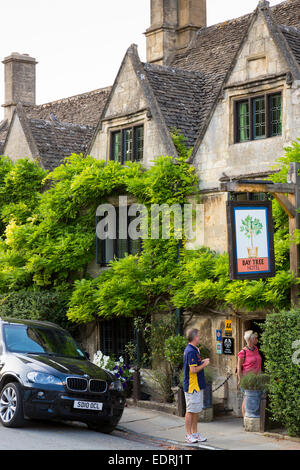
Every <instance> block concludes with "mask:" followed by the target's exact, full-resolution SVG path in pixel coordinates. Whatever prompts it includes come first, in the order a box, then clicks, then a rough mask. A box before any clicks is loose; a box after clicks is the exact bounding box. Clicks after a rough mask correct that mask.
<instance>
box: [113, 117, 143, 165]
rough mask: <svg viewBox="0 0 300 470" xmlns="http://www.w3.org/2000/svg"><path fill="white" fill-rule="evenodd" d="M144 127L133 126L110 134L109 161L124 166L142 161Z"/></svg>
mask: <svg viewBox="0 0 300 470" xmlns="http://www.w3.org/2000/svg"><path fill="white" fill-rule="evenodd" d="M143 151H144V126H134V127H129V128H126V129H121V130H118V131H115V132H112V133H111V152H110V159H111V160H114V161H115V162H119V163H121V164H122V165H124V164H125V163H126V162H139V161H142V160H143Z"/></svg>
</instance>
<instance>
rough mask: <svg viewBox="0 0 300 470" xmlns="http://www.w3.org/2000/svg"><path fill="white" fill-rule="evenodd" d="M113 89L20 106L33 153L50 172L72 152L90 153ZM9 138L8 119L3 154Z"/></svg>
mask: <svg viewBox="0 0 300 470" xmlns="http://www.w3.org/2000/svg"><path fill="white" fill-rule="evenodd" d="M110 90H111V88H110V87H106V88H101V89H98V90H94V91H91V92H88V93H83V94H80V95H76V96H71V97H70V98H64V99H61V100H56V101H52V102H49V103H46V104H42V105H38V106H22V105H21V104H19V105H18V106H17V109H16V113H17V114H18V116H19V118H20V121H21V124H22V127H23V130H24V133H25V136H26V139H27V141H28V144H29V146H30V148H31V151H32V154H33V156H34V158H38V159H39V160H40V163H41V165H42V166H43V167H44V168H45V169H46V170H50V171H52V170H53V169H54V168H55V167H57V166H58V165H60V164H61V163H62V162H63V160H64V158H65V157H68V156H70V155H71V154H72V153H78V154H80V153H83V154H86V151H87V147H88V144H89V142H90V141H91V138H92V136H93V133H94V130H95V126H96V124H97V122H98V120H99V117H100V115H101V113H102V110H103V107H104V105H105V103H106V100H107V97H108V95H109V93H110ZM50 115H51V116H52V118H51V117H50ZM12 122H13V119H12ZM8 138H9V124H8V121H7V120H4V121H2V123H0V153H3V151H4V150H5V149H4V147H5V143H6V141H7V139H8Z"/></svg>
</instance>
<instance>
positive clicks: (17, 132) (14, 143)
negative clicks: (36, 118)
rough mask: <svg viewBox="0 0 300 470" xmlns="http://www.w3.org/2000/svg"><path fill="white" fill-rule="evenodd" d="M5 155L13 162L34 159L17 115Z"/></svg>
mask: <svg viewBox="0 0 300 470" xmlns="http://www.w3.org/2000/svg"><path fill="white" fill-rule="evenodd" d="M4 153H5V155H6V156H8V157H9V158H11V159H12V160H13V161H15V160H18V159H19V158H26V157H27V158H29V159H33V156H32V153H31V150H30V147H29V145H28V142H27V139H26V136H25V134H24V130H23V128H22V125H21V122H20V119H19V117H18V115H17V114H15V117H14V120H13V123H12V128H11V130H10V134H9V139H8V140H7V143H6V146H5V152H4Z"/></svg>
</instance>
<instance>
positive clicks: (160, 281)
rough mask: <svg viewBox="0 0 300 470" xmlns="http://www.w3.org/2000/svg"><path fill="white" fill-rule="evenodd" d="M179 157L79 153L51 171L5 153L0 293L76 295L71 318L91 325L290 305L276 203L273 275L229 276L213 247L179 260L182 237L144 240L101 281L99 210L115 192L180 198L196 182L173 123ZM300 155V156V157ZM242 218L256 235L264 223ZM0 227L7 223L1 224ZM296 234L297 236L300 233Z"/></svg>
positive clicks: (284, 226) (0, 174)
mask: <svg viewBox="0 0 300 470" xmlns="http://www.w3.org/2000/svg"><path fill="white" fill-rule="evenodd" d="M172 137H173V141H174V144H175V146H176V148H177V151H178V154H179V158H177V159H173V158H172V157H169V156H167V157H158V158H157V159H156V160H155V162H154V163H153V165H152V166H151V167H150V169H149V170H147V171H144V169H143V168H142V167H141V165H140V164H138V163H128V165H126V166H122V165H120V164H118V163H115V162H113V161H110V162H108V163H107V164H105V163H104V162H103V161H99V160H95V159H94V158H92V157H90V156H87V157H83V156H82V155H71V156H70V157H69V158H67V159H66V161H65V163H64V165H60V166H59V167H57V168H56V169H55V170H54V171H53V172H52V173H50V174H47V175H46V173H45V172H44V171H43V170H41V169H40V168H39V167H38V165H37V164H35V163H33V162H29V161H28V160H19V161H17V162H16V163H12V162H10V160H8V159H6V158H1V159H0V183H1V184H0V186H1V188H0V201H1V202H2V208H1V211H0V223H1V224H2V228H3V230H2V234H3V235H2V239H0V293H1V292H2V293H7V292H12V291H14V290H20V289H21V290H22V289H27V288H29V289H31V288H32V287H34V288H39V289H46V290H55V289H59V290H60V291H66V292H70V293H71V297H70V303H69V309H68V318H69V319H70V320H71V321H72V322H78V323H85V322H89V321H92V320H93V319H96V318H97V317H101V318H110V317H118V316H125V317H129V316H130V317H134V316H137V315H138V316H143V317H147V316H149V315H152V314H153V313H163V314H166V313H168V312H174V310H175V309H176V308H177V307H182V308H185V309H189V310H190V311H191V312H196V311H201V310H203V309H209V310H211V311H212V312H214V311H218V310H223V311H224V309H226V308H227V307H230V308H233V309H235V310H244V311H255V310H257V309H264V310H266V309H269V310H270V311H271V310H273V309H277V310H278V309H281V308H283V307H285V306H286V305H288V304H289V289H290V286H291V285H292V283H294V282H298V280H296V279H294V278H293V276H292V275H291V274H290V273H289V260H288V252H289V236H288V222H287V219H286V216H285V214H284V213H283V212H282V210H281V208H280V206H278V205H277V203H276V201H274V202H273V207H274V220H275V254H276V265H277V274H276V276H275V277H274V278H271V279H268V280H261V281H230V280H229V274H228V272H229V265H228V255H227V254H217V253H215V252H213V251H211V250H209V249H206V248H200V249H198V250H191V251H187V250H185V242H184V240H183V244H182V248H181V251H180V261H179V260H178V240H176V239H175V237H174V233H171V238H170V239H169V240H163V239H158V240H151V239H149V240H144V241H143V251H142V254H141V255H140V256H139V257H138V256H127V257H125V258H123V259H120V260H118V261H117V260H114V261H112V262H111V265H110V269H109V270H106V271H104V272H101V273H100V275H99V276H98V277H97V278H95V279H93V280H92V279H89V277H88V276H87V274H86V270H87V266H88V264H89V263H90V262H91V261H92V260H93V259H94V258H95V212H96V208H97V206H98V205H99V204H100V203H102V202H107V200H108V197H109V196H112V195H114V196H117V195H118V194H130V195H132V196H133V197H134V198H135V199H136V200H137V201H138V202H140V203H143V204H145V205H146V206H147V207H150V205H151V204H169V205H172V204H178V203H179V204H183V203H186V202H187V197H188V196H189V195H190V194H192V193H193V192H194V191H195V190H196V189H197V187H198V179H197V175H196V173H195V169H194V168H193V167H192V166H191V165H190V164H188V163H186V160H187V158H188V157H189V155H190V152H191V149H186V146H185V143H184V138H183V137H182V136H181V135H180V134H179V133H178V131H176V130H173V133H172ZM299 149H300V145H299V144H298V143H295V145H293V146H292V147H290V148H287V149H286V153H287V154H286V156H285V157H284V158H283V159H281V161H280V164H281V165H282V166H283V167H284V168H285V169H283V170H282V171H281V172H279V173H277V174H275V175H274V176H273V177H274V179H276V178H277V179H278V178H279V179H280V180H284V178H286V168H287V167H288V163H289V161H291V160H294V159H296V156H295V153H296V152H298V150H299ZM297 158H298V159H299V160H300V156H299V157H297ZM248 222H249V223H245V227H244V229H245V233H247V234H248V235H249V236H250V237H251V234H250V232H251V233H256V232H257V231H258V230H260V227H259V226H258V225H257V224H256V226H254V225H253V224H254V221H248ZM0 228H1V227H0ZM297 237H298V238H299V236H298V234H296V235H295V240H296V241H298V238H297Z"/></svg>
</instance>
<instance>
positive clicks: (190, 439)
mask: <svg viewBox="0 0 300 470" xmlns="http://www.w3.org/2000/svg"><path fill="white" fill-rule="evenodd" d="M185 442H188V443H189V444H196V442H198V439H196V438H195V437H194V436H193V434H188V435H187V436H186V437H185Z"/></svg>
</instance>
